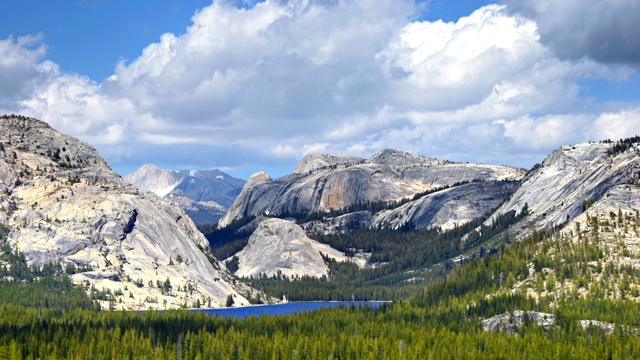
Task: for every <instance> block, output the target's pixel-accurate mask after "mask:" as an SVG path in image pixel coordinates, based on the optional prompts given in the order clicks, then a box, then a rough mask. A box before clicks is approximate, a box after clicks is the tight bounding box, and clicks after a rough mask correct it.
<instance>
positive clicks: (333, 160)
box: [293, 153, 364, 174]
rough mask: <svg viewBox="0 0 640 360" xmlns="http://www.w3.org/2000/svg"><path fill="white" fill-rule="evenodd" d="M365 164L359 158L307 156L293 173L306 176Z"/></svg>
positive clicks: (313, 154)
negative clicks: (340, 166)
mask: <svg viewBox="0 0 640 360" xmlns="http://www.w3.org/2000/svg"><path fill="white" fill-rule="evenodd" d="M362 162H364V159H362V158H359V157H357V156H351V155H341V154H318V153H311V154H307V155H306V156H305V157H304V158H303V159H302V160H301V161H300V163H299V164H298V166H297V167H296V169H295V170H294V171H293V173H294V174H306V173H309V172H314V171H316V170H320V169H326V168H330V167H334V166H339V165H353V164H360V163H362Z"/></svg>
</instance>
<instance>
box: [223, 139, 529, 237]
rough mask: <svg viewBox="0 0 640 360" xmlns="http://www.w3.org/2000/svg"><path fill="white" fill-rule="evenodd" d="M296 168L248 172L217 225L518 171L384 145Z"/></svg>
mask: <svg viewBox="0 0 640 360" xmlns="http://www.w3.org/2000/svg"><path fill="white" fill-rule="evenodd" d="M296 169H297V170H296V172H294V174H291V175H288V176H284V177H281V178H278V179H271V177H269V175H268V174H266V173H260V174H259V175H254V176H253V177H252V179H250V180H249V181H248V182H247V184H246V185H245V187H244V188H243V190H242V192H241V193H240V195H239V196H238V198H237V199H236V201H235V202H234V204H233V205H232V206H231V208H230V209H229V211H228V212H227V214H225V216H224V217H223V218H222V219H221V220H220V222H219V225H220V226H227V225H229V224H230V223H231V222H232V221H233V220H237V219H241V218H244V217H249V216H260V215H267V216H274V217H287V216H300V215H303V214H309V213H313V212H326V211H329V210H340V209H343V208H345V207H348V206H351V205H354V204H366V203H374V202H379V201H399V200H402V199H405V198H412V197H413V196H414V195H416V194H418V193H421V192H425V191H429V190H432V189H437V188H442V187H450V186H453V185H456V184H460V183H463V182H471V181H501V180H517V179H520V178H521V177H522V176H523V175H524V171H522V170H520V169H515V168H511V167H506V166H495V165H477V164H463V163H452V162H447V161H439V160H435V159H431V158H426V157H422V156H417V155H412V154H409V153H406V152H401V151H396V150H389V149H387V150H383V151H381V152H379V153H377V154H376V155H374V156H373V157H372V158H371V159H369V160H362V159H359V158H354V157H349V156H345V155H341V156H338V155H317V154H314V155H307V156H306V157H305V158H304V159H303V160H302V161H301V163H300V164H299V165H298V167H297V168H296Z"/></svg>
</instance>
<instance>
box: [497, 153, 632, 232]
mask: <svg viewBox="0 0 640 360" xmlns="http://www.w3.org/2000/svg"><path fill="white" fill-rule="evenodd" d="M613 146H614V144H608V143H587V144H578V145H573V146H562V147H561V148H559V149H557V150H555V151H553V152H552V153H551V155H549V156H548V157H547V158H546V159H545V160H544V161H543V162H542V163H541V164H540V166H538V167H537V168H536V169H534V170H532V171H531V172H530V173H529V174H528V175H527V177H526V178H525V179H524V181H523V182H522V185H521V186H520V187H519V188H518V190H517V191H516V192H515V193H514V194H513V196H512V197H511V199H510V200H509V201H507V202H506V203H505V204H504V205H503V206H502V207H501V208H500V209H498V211H497V213H506V212H508V211H510V210H516V211H520V210H521V209H522V208H523V207H524V206H525V204H527V205H528V208H529V211H530V213H531V215H530V216H529V217H528V222H527V224H525V230H526V228H531V226H533V227H534V228H544V227H554V226H558V225H561V224H563V223H565V222H566V221H567V220H570V219H572V218H574V217H576V216H578V215H579V214H580V213H581V212H582V210H583V209H582V207H583V204H584V203H585V202H593V201H597V200H600V199H601V198H602V197H603V195H604V194H606V193H607V192H608V191H609V190H610V189H612V188H614V187H616V186H618V185H624V184H634V185H635V184H638V182H639V181H640V156H639V154H640V146H639V144H637V143H636V144H634V145H633V146H632V147H631V148H630V149H628V150H627V151H625V152H623V153H619V154H615V155H611V154H609V151H610V150H611V149H612V148H613ZM491 220H492V219H489V220H488V221H491Z"/></svg>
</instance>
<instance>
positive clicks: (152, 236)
mask: <svg viewBox="0 0 640 360" xmlns="http://www.w3.org/2000/svg"><path fill="white" fill-rule="evenodd" d="M0 144H1V146H0V222H1V223H4V224H5V225H7V226H8V227H9V228H10V229H11V232H10V234H9V236H8V239H7V242H8V244H9V245H10V246H11V247H12V248H13V249H16V250H19V251H21V252H23V253H24V254H25V256H26V258H27V260H28V262H29V263H31V264H45V263H49V262H53V263H60V264H62V265H63V267H66V266H67V264H74V265H75V266H77V267H90V268H91V269H92V270H91V271H87V272H82V273H76V274H74V275H73V276H72V278H73V280H74V281H75V282H76V283H79V284H84V285H87V287H88V288H90V287H91V286H93V287H95V288H96V289H97V290H103V289H104V290H105V291H106V290H109V291H110V292H111V293H112V294H115V293H119V294H121V295H113V296H112V299H113V301H112V302H111V303H110V304H109V303H107V302H105V304H103V305H105V306H107V305H111V306H112V307H115V308H119V309H148V308H164V307H167V308H172V307H173V308H175V307H179V306H185V305H186V306H192V305H193V304H195V303H197V301H198V300H199V301H200V303H201V304H203V305H209V304H210V305H211V306H224V305H225V301H226V298H227V296H228V295H232V296H234V298H235V303H236V304H247V303H248V302H247V300H246V299H245V298H244V297H243V296H242V295H240V293H245V292H246V291H247V290H248V289H245V288H241V287H239V286H236V285H233V284H232V282H233V276H232V275H230V274H229V273H228V272H227V270H226V268H225V267H224V265H222V264H221V263H219V262H218V261H217V260H215V259H212V258H210V257H209V258H208V255H207V254H208V253H209V244H208V242H207V240H206V239H205V238H204V236H203V235H202V234H201V233H200V232H199V231H198V230H197V229H196V227H195V225H194V223H193V222H192V221H191V219H190V218H189V217H188V216H187V215H186V214H185V212H184V211H183V210H182V209H181V208H180V207H179V206H178V205H176V204H174V203H172V202H170V201H168V200H165V199H163V198H161V197H159V196H156V195H154V194H152V193H150V192H145V193H141V192H140V191H139V190H138V189H136V188H135V187H133V186H131V185H129V184H128V183H127V182H126V181H124V180H123V179H122V178H121V177H120V176H119V175H118V174H116V173H115V172H113V171H112V170H111V169H110V168H109V166H108V165H107V163H106V162H105V161H104V160H103V159H102V157H101V156H100V155H99V154H98V152H97V151H96V150H95V149H94V148H92V147H91V146H90V145H88V144H86V143H85V142H82V141H80V140H78V139H76V138H73V137H70V136H66V135H63V134H60V133H58V132H57V131H55V130H54V129H53V128H51V127H50V126H49V125H47V124H46V123H44V122H42V121H39V120H36V119H31V118H25V117H18V116H5V117H2V118H0ZM167 279H168V280H169V282H170V284H171V287H170V291H162V289H160V288H159V287H158V286H157V285H158V283H165V282H166V281H167Z"/></svg>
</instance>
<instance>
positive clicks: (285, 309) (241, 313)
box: [193, 301, 390, 318]
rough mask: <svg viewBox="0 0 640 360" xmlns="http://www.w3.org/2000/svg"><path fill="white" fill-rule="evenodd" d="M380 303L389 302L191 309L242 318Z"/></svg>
mask: <svg viewBox="0 0 640 360" xmlns="http://www.w3.org/2000/svg"><path fill="white" fill-rule="evenodd" d="M382 304H390V303H389V302H383V301H373V302H371V301H302V302H290V303H286V304H276V305H254V306H244V307H237V308H224V309H205V310H193V311H198V312H203V313H205V314H209V315H214V314H215V315H219V316H234V317H237V318H243V317H246V316H261V315H288V314H295V313H300V312H305V311H313V310H318V309H322V308H327V307H340V306H369V307H379V306H380V305H382Z"/></svg>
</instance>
